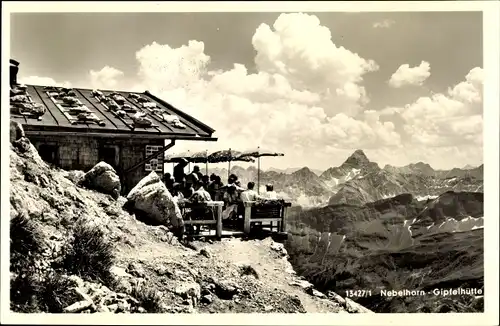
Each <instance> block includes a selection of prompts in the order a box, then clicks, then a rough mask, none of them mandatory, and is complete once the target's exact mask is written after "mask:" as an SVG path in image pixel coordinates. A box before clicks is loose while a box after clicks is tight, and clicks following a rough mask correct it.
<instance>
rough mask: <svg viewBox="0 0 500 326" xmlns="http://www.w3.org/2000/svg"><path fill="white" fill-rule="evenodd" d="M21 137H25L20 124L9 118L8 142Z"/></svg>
mask: <svg viewBox="0 0 500 326" xmlns="http://www.w3.org/2000/svg"><path fill="white" fill-rule="evenodd" d="M22 137H25V134H24V129H23V127H22V125H21V124H20V123H19V122H17V121H13V120H10V142H11V143H12V142H15V141H16V140H19V139H21V138H22Z"/></svg>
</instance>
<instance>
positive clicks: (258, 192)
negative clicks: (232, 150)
mask: <svg viewBox="0 0 500 326" xmlns="http://www.w3.org/2000/svg"><path fill="white" fill-rule="evenodd" d="M257 194H259V195H260V156H259V157H258V158H257Z"/></svg>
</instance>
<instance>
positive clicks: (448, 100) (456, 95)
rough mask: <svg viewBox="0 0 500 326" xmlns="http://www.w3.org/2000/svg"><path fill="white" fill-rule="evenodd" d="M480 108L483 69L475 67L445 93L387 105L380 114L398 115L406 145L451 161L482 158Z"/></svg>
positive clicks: (434, 158) (430, 155)
mask: <svg viewBox="0 0 500 326" xmlns="http://www.w3.org/2000/svg"><path fill="white" fill-rule="evenodd" d="M482 112H483V69H482V68H480V67H476V68H473V69H471V70H470V72H469V73H468V74H467V76H466V77H465V80H464V81H462V82H460V83H458V84H457V85H455V86H454V87H452V88H449V89H448V91H447V92H446V93H437V94H433V95H432V96H427V97H420V98H418V99H417V100H416V101H415V102H413V103H411V104H408V105H406V106H405V107H400V108H386V109H384V110H382V111H380V113H379V114H381V115H391V114H394V115H399V116H400V117H401V118H402V119H403V121H404V126H403V128H404V130H405V132H406V133H407V136H408V137H409V143H408V144H409V145H411V146H415V147H416V148H418V149H419V151H420V152H421V154H422V156H428V157H429V159H430V160H432V161H437V160H438V159H439V160H440V161H443V160H444V161H448V162H447V163H449V164H450V165H453V164H454V163H453V160H455V162H456V161H460V160H457V158H460V159H463V160H462V161H460V162H468V161H471V160H472V161H473V162H479V163H480V162H481V159H482V144H483V117H482ZM425 153H427V154H425ZM445 153H448V154H449V156H447V155H445ZM433 155H436V157H433ZM437 163H438V162H436V164H437Z"/></svg>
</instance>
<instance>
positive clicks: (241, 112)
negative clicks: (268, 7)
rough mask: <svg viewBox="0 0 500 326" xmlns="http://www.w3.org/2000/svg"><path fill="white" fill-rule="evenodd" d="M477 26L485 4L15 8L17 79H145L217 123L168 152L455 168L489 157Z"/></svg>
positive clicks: (76, 82) (106, 85) (81, 82)
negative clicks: (201, 137)
mask: <svg viewBox="0 0 500 326" xmlns="http://www.w3.org/2000/svg"><path fill="white" fill-rule="evenodd" d="M482 33H483V32H482V13H481V12H406V13H403V12H390V13H389V12H388V13H384V12H377V13H339V12H319V13H313V12H308V13H258V12H256V13H248V12H245V13H36V14H35V13H32V14H29V13H22V14H21V13H16V14H13V15H12V16H11V57H12V58H14V59H16V60H18V61H19V62H20V63H21V65H20V71H19V80H20V82H22V83H26V84H38V85H69V86H73V87H83V88H96V89H99V88H100V89H116V90H132V91H144V90H149V91H150V92H152V93H153V94H155V95H157V96H159V97H161V98H163V99H164V100H166V101H168V102H170V103H171V104H173V105H175V106H176V107H178V108H179V109H181V110H183V111H185V112H187V113H189V114H191V115H193V116H194V117H196V118H198V119H200V120H201V121H203V122H205V123H206V124H208V125H209V126H211V127H212V128H214V129H215V130H216V133H215V135H214V136H216V137H218V141H217V142H216V143H205V142H187V141H185V142H178V143H177V144H176V146H175V147H174V148H173V149H172V150H173V151H174V152H178V151H184V150H188V149H189V150H192V151H196V150H205V149H208V150H215V149H222V148H232V149H236V150H245V149H249V148H255V147H257V146H261V148H265V149H269V150H273V151H278V152H282V153H284V154H285V156H284V157H281V158H265V159H263V160H262V167H263V168H269V167H271V166H272V167H276V168H287V167H301V166H308V167H310V168H314V169H321V170H324V169H327V168H328V167H331V166H338V165H340V164H341V163H342V162H343V161H344V160H345V159H346V158H347V157H348V156H349V155H350V154H351V153H352V152H354V151H355V150H356V149H362V150H364V152H365V153H366V155H367V156H368V158H369V159H370V160H372V161H375V162H377V163H379V165H380V166H381V167H383V166H384V165H385V164H391V165H395V166H403V165H406V164H409V163H416V162H419V161H422V162H426V163H429V164H430V165H431V166H433V167H434V168H436V169H449V168H452V167H463V166H465V165H466V164H470V165H479V164H482V162H483V135H482V133H483V118H482V111H483V94H482V93H483V59H482V58H483V51H482V49H483V44H482V40H483V35H482ZM243 165H244V164H243ZM244 166H245V165H244Z"/></svg>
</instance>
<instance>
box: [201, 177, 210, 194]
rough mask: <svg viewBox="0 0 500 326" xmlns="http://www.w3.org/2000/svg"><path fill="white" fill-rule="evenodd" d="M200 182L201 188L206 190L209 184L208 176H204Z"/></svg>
mask: <svg viewBox="0 0 500 326" xmlns="http://www.w3.org/2000/svg"><path fill="white" fill-rule="evenodd" d="M201 181H202V182H203V187H204V188H205V190H207V187H208V185H209V184H210V177H209V176H208V175H206V174H204V175H203V176H202V177H201Z"/></svg>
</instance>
